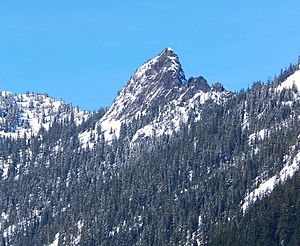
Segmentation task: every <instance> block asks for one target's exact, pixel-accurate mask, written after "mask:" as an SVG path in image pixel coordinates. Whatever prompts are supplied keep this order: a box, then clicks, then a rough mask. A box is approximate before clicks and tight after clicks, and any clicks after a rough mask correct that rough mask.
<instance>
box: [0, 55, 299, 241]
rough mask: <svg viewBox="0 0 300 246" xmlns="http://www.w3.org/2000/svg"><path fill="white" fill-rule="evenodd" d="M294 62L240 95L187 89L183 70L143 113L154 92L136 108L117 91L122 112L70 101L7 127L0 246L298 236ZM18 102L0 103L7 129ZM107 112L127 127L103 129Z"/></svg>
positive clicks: (0, 166)
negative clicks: (35, 128)
mask: <svg viewBox="0 0 300 246" xmlns="http://www.w3.org/2000/svg"><path fill="white" fill-rule="evenodd" d="M171 57H175V56H174V55H173V54H171ZM160 58H161V57H160ZM164 59H170V57H169V56H166V57H165V58H164ZM176 59H177V58H176ZM171 61H174V59H173V58H172V59H171ZM160 62H161V60H160ZM149 64H150V65H151V64H152V63H148V65H149ZM162 64H169V63H165V62H162ZM176 64H179V63H178V62H177V61H176ZM148 65H147V66H148ZM150 65H149V66H150ZM151 66H152V65H151ZM163 68H164V67H163V66H162V67H159V66H158V67H157V64H156V65H155V69H154V70H153V68H152V67H151V71H152V75H153V73H154V72H155V74H158V75H161V74H162V73H161V71H165V70H160V69H163ZM180 69H181V68H180ZM138 71H140V70H138ZM167 71H168V73H167V74H169V73H170V74H171V75H172V74H173V75H174V73H173V70H171V72H170V70H167ZM299 72H300V71H299V64H297V65H291V66H290V67H289V68H288V69H286V70H285V71H283V72H282V73H281V74H280V76H278V77H277V78H275V79H274V81H269V82H268V83H261V82H256V83H254V84H253V86H252V87H251V88H249V89H247V90H243V91H240V92H236V93H233V92H228V91H225V89H224V88H223V87H222V86H221V85H220V84H216V85H214V86H212V87H210V86H208V85H207V86H206V84H205V83H206V82H205V83H204V81H203V80H202V79H199V81H198V82H195V81H194V83H196V86H195V85H192V86H194V87H193V88H194V89H190V88H191V84H189V83H190V82H191V80H192V79H191V80H190V81H188V80H185V79H184V76H183V75H182V73H181V74H180V75H181V77H180V78H181V79H182V81H181V82H180V85H178V88H177V89H176V90H175V91H172V90H171V91H172V93H174V95H172V97H171V99H170V100H171V101H172V103H170V104H169V102H164V103H162V104H161V105H159V103H158V104H157V101H156V99H155V98H154V97H152V98H154V99H153V102H155V103H153V104H150V103H149V104H148V106H147V108H146V111H145V113H138V114H136V113H135V111H136V110H138V109H139V105H138V103H140V104H141V105H142V104H143V103H146V102H147V101H148V100H149V98H147V97H145V98H146V99H145V98H142V97H141V98H140V99H139V100H138V101H134V103H132V104H131V105H134V107H136V108H135V109H134V113H133V111H132V110H133V109H132V110H131V109H128V108H126V107H125V106H126V105H128V103H126V102H125V101H124V100H123V98H120V97H119V98H118V100H115V103H114V104H113V105H114V108H117V110H119V111H118V112H117V113H118V114H117V113H115V112H113V110H112V109H108V110H106V109H100V110H99V111H98V112H97V113H93V114H92V113H91V114H89V115H88V117H85V118H83V121H82V122H80V123H78V120H76V115H75V114H74V111H73V110H70V112H71V114H70V117H64V118H63V120H53V121H51V124H50V123H49V128H48V129H45V128H44V127H41V128H40V129H39V132H38V133H37V134H31V135H27V134H25V135H24V136H20V135H19V136H8V135H7V134H6V135H4V136H2V137H1V138H0V177H1V178H0V199H1V206H0V209H1V211H0V235H1V241H0V242H1V243H0V244H1V245H22V246H23V245H298V244H299V238H300V230H299V224H300V219H299V185H300V183H299V181H300V179H299V177H300V176H299V172H298V169H299V165H300V142H299V137H300V93H299V92H300V90H299V89H300V87H299V86H300V79H299V78H300V77H299V76H298V75H299ZM175 74H176V76H175V77H176V78H178V76H177V73H175ZM148 75H149V74H148V73H147V76H148ZM150 75H151V74H150ZM152 75H151V76H152ZM163 75H165V74H164V73H163ZM142 77H143V76H142ZM143 78H144V79H145V77H143ZM151 78H152V79H153V77H151ZM161 78H164V76H158V77H157V78H156V77H155V79H153V80H151V85H149V87H147V88H150V89H149V90H151V88H152V87H151V86H153V85H152V83H156V82H157V79H161ZM167 78H168V80H170V79H171V80H172V76H171V77H170V76H169V75H168V76H167ZM145 81H149V80H148V79H147V77H146V79H145ZM134 82H137V80H135V81H134ZM159 82H160V83H161V85H162V86H161V87H160V88H163V89H165V88H167V87H165V84H164V83H162V82H166V83H167V81H166V80H161V81H159ZM157 83H158V82H157ZM176 83H177V82H176ZM197 83H200V85H202V86H199V84H198V85H197ZM129 85H130V83H129ZM127 86H128V85H127ZM145 86H146V85H145ZM147 86H148V85H147ZM132 90H134V88H133V89H132ZM132 90H131V91H130V92H128V89H124V92H123V94H122V93H121V96H122V95H126V98H127V99H128V98H129V96H128V95H129V94H130V93H133V92H134V93H136V91H133V92H132ZM155 90H157V88H156V89H155ZM125 92H126V93H127V94H126V93H125ZM161 93H162V94H161V95H164V92H161ZM178 93H179V95H177V94H178ZM181 93H182V94H181ZM186 93H191V95H187V94H186ZM193 93H194V94H193ZM196 94H197V96H196V97H195V96H194V95H196ZM168 95H170V94H168ZM182 95H186V97H187V98H186V100H183V99H182V98H184V96H182ZM197 98H198V99H197ZM204 99H205V100H204ZM128 100H129V99H128ZM174 100H176V102H175V101H174ZM117 102H122V105H125V106H124V107H118V105H117ZM177 102H178V104H177ZM129 103H131V101H129ZM172 105H173V106H172ZM14 107H15V106H14V105H10V104H9V103H5V108H3V109H1V110H2V111H1V112H3V113H2V116H3V117H6V116H7V117H6V122H7V123H5V124H6V125H5V126H3V127H6V126H14V125H15V124H16V122H15V120H14V119H16V118H18V117H13V116H14V115H18V112H17V111H16V112H15V111H14ZM141 107H142V106H141ZM172 107H174V108H172ZM7 108H8V110H7ZM120 108H121V109H120ZM123 108H125V111H121V110H123ZM10 109H11V110H10ZM5 110H6V111H5ZM8 111H9V112H10V113H7V112H8ZM78 112H79V111H78ZM128 112H129V113H128ZM10 115H12V116H10ZM114 115H122V117H123V118H122V117H121V116H120V118H113V116H114ZM8 116H9V117H8ZM175 116H178V121H177V122H176V124H177V125H176V124H175V125H174V123H175V122H173V123H172V120H170V119H173V118H174V117H175ZM179 116H180V117H179ZM109 117H111V118H109ZM172 117H173V118H172ZM107 119H110V120H111V119H115V120H118V121H119V120H120V128H119V129H117V128H115V129H113V127H114V126H115V125H111V128H112V129H111V132H109V133H108V131H109V130H110V129H109V128H105V127H103V126H104V125H103V122H105V120H107ZM122 119H125V120H124V121H122ZM159 120H160V121H159ZM110 122H112V121H110ZM159 122H162V123H165V124H167V127H165V128H164V125H163V124H158V123H159ZM150 126H151V134H148V133H147V131H146V130H147V129H148V128H147V127H150ZM116 129H117V131H114V130H116ZM141 129H142V130H141ZM145 129H146V130H145ZM159 129H160V130H161V129H168V130H166V131H161V132H160V133H159V134H155V133H156V131H158V130H159ZM6 131H7V129H6ZM138 131H139V132H138ZM137 132H138V133H137ZM107 137H108V138H107ZM133 140H134V141H133ZM91 143H92V144H91Z"/></svg>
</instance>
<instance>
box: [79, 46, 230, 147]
mask: <svg viewBox="0 0 300 246" xmlns="http://www.w3.org/2000/svg"><path fill="white" fill-rule="evenodd" d="M229 94H230V93H229V92H227V91H225V90H224V88H223V87H222V86H221V85H220V84H219V83H217V84H215V85H213V86H212V87H210V86H209V85H208V84H207V81H206V80H205V79H204V78H203V77H197V78H190V79H189V80H186V78H185V75H184V71H183V69H182V67H181V64H180V61H179V58H178V56H177V54H176V53H175V52H174V51H173V50H172V49H170V48H166V49H164V50H163V51H162V52H161V53H160V54H159V55H158V56H156V57H155V58H153V59H151V60H149V61H148V62H146V63H145V64H143V65H142V66H141V67H140V68H139V69H137V70H136V72H135V74H134V75H133V77H132V78H131V79H130V80H129V81H128V82H127V84H126V86H125V87H124V88H123V90H122V91H121V92H120V94H119V95H118V96H117V97H116V99H115V100H114V102H113V104H112V106H111V107H110V109H109V110H108V112H107V113H106V114H105V115H104V116H103V118H102V119H101V120H100V121H99V122H98V124H97V127H96V128H95V129H90V130H88V131H86V132H83V133H81V134H80V139H81V141H82V143H83V144H84V145H86V144H87V143H89V144H91V143H90V136H91V135H99V134H100V133H99V132H98V131H97V130H96V129H101V131H102V132H103V133H104V136H105V139H106V140H107V141H110V140H112V139H113V137H118V136H119V134H120V128H121V125H122V123H128V122H131V121H132V120H133V119H135V118H138V117H140V116H146V115H149V114H151V113H153V111H155V110H156V111H159V113H158V115H157V116H156V117H155V119H154V120H152V122H151V123H150V124H148V125H146V126H144V127H143V128H142V129H139V130H138V132H136V134H135V136H134V137H133V140H134V141H136V140H137V139H139V138H140V137H143V136H152V135H154V134H155V135H156V136H157V135H161V134H163V133H165V134H169V133H171V132H172V131H173V130H178V127H179V124H180V122H186V121H187V119H188V115H189V113H190V111H191V110H196V111H198V114H200V112H201V108H202V107H203V105H204V104H205V103H206V102H208V101H209V102H216V103H219V102H222V101H223V100H224V99H225V98H226V97H227V96H228V95H229Z"/></svg>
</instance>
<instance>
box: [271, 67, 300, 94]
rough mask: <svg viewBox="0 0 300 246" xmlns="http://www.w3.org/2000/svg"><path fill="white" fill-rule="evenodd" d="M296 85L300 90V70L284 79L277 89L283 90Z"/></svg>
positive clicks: (278, 90)
mask: <svg viewBox="0 0 300 246" xmlns="http://www.w3.org/2000/svg"><path fill="white" fill-rule="evenodd" d="M293 85H295V86H296V87H297V89H298V91H300V70H297V71H296V72H294V73H293V74H292V75H290V76H289V77H288V78H287V79H286V80H285V81H283V82H282V83H281V84H280V85H279V86H278V87H277V88H276V89H275V90H276V91H277V92H281V91H282V90H283V89H292V88H293Z"/></svg>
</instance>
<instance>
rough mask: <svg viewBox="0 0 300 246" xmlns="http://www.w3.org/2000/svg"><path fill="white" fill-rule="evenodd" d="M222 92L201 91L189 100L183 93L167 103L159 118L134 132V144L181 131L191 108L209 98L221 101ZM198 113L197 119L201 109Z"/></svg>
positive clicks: (132, 141)
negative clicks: (147, 138) (181, 126)
mask: <svg viewBox="0 0 300 246" xmlns="http://www.w3.org/2000/svg"><path fill="white" fill-rule="evenodd" d="M226 93H227V92H226ZM221 94H222V93H221ZM221 94H220V93H218V92H214V91H210V92H206V93H205V92H203V91H199V92H197V93H196V94H195V95H194V96H193V97H192V98H191V99H190V100H188V101H187V102H183V101H182V98H183V95H181V96H180V97H179V99H178V100H173V101H172V102H170V103H169V104H167V105H166V106H165V107H164V109H163V111H162V114H161V115H160V116H159V117H158V118H156V119H154V121H152V122H151V123H150V124H148V125H146V126H144V127H143V128H141V129H139V130H138V131H137V132H136V133H135V134H134V136H133V138H132V140H131V144H134V142H136V141H137V140H138V139H141V138H146V137H153V136H162V135H163V134H166V135H171V134H172V133H173V132H174V131H175V132H176V131H179V129H180V125H181V123H187V121H188V119H189V112H190V110H193V109H194V108H195V107H197V106H200V105H203V104H205V103H206V101H207V100H209V99H212V100H213V101H214V102H215V103H221V101H222V100H221V98H223V95H224V93H223V95H221ZM197 111H199V110H197ZM197 113H198V116H197V117H196V118H195V120H196V121H198V120H200V118H201V116H200V114H201V110H200V111H199V112H197ZM161 118H162V120H161Z"/></svg>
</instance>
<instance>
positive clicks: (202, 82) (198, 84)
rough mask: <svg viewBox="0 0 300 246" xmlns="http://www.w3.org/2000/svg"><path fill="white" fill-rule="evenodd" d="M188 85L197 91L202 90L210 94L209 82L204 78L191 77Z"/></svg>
mask: <svg viewBox="0 0 300 246" xmlns="http://www.w3.org/2000/svg"><path fill="white" fill-rule="evenodd" d="M188 85H189V86H191V87H194V88H195V89H196V90H201V91H203V92H209V91H210V86H209V85H208V83H207V80H206V79H205V78H203V77H202V76H199V77H196V78H194V77H190V78H189V79H188Z"/></svg>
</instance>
